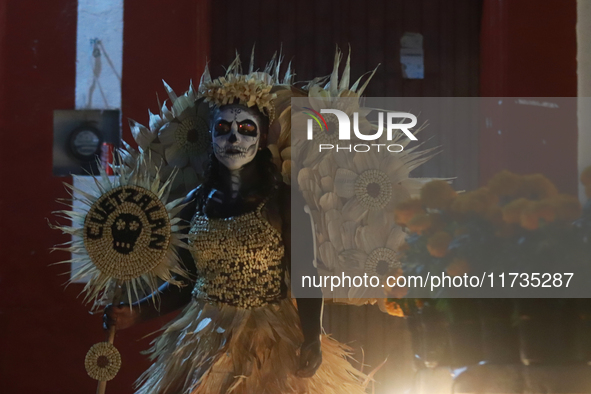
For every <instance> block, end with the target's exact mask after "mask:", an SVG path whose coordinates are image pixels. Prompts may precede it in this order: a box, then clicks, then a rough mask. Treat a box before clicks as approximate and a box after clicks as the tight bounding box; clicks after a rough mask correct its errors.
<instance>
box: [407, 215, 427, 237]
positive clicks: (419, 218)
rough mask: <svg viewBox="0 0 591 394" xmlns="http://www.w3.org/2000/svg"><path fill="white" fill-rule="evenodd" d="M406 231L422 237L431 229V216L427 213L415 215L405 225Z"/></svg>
mask: <svg viewBox="0 0 591 394" xmlns="http://www.w3.org/2000/svg"><path fill="white" fill-rule="evenodd" d="M407 226H408V229H409V230H410V231H412V232H413V233H417V234H419V235H422V234H423V233H424V232H425V231H426V230H429V229H430V228H431V216H430V215H429V214H428V213H420V214H418V215H415V216H414V217H413V218H412V219H411V220H410V221H409V222H408V224H407Z"/></svg>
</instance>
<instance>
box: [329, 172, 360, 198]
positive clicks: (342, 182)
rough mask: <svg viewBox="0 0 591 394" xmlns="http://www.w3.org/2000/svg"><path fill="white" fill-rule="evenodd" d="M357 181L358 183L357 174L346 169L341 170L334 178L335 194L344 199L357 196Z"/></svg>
mask: <svg viewBox="0 0 591 394" xmlns="http://www.w3.org/2000/svg"><path fill="white" fill-rule="evenodd" d="M355 181H357V174H356V173H354V172H353V171H350V170H347V169H345V168H339V169H338V170H337V173H336V175H335V178H334V190H335V193H336V194H337V195H338V196H339V197H343V198H351V197H353V196H355Z"/></svg>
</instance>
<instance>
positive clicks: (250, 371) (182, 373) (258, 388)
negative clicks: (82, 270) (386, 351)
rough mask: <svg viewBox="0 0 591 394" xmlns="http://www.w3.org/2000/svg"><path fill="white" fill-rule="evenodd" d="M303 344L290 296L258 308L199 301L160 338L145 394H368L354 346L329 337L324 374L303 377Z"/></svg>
mask: <svg viewBox="0 0 591 394" xmlns="http://www.w3.org/2000/svg"><path fill="white" fill-rule="evenodd" d="M302 342H303V335H302V332H301V328H300V320H299V316H298V312H297V309H296V307H295V306H294V304H293V303H292V302H291V300H289V299H284V300H281V301H280V302H279V303H278V304H269V305H266V306H262V307H258V308H253V309H243V308H238V307H233V306H230V305H224V304H212V303H210V302H207V301H203V300H195V299H194V300H193V301H192V302H191V304H189V305H188V306H187V307H186V308H185V310H184V311H183V312H182V313H181V314H180V315H179V317H178V318H177V319H176V320H175V321H173V322H171V323H170V324H169V325H168V326H166V327H165V328H164V332H163V334H162V335H161V336H160V337H158V338H157V339H156V340H155V341H154V346H153V347H152V349H151V350H150V353H151V358H152V360H154V364H153V365H152V366H151V367H150V368H149V369H148V370H147V371H146V372H145V373H144V374H143V375H142V377H140V379H139V381H138V385H139V386H140V387H139V389H138V391H137V394H224V393H233V394H283V393H288V394H295V393H298V394H299V393H302V394H304V393H305V394H316V393H318V394H320V393H322V394H333V393H334V394H337V393H338V394H343V393H347V394H348V393H354V394H361V393H365V389H364V383H365V375H364V374H363V373H361V372H360V371H358V370H357V369H355V368H354V367H353V366H352V365H351V364H350V363H349V362H348V360H347V358H348V354H349V349H348V348H346V347H345V346H343V345H341V344H340V343H339V342H337V341H335V340H334V339H332V338H330V337H328V336H323V337H322V365H321V366H320V368H319V369H318V371H317V372H316V374H315V375H314V376H313V377H311V378H300V377H297V376H296V375H295V372H296V370H297V369H298V363H299V354H298V353H299V348H300V346H301V344H302Z"/></svg>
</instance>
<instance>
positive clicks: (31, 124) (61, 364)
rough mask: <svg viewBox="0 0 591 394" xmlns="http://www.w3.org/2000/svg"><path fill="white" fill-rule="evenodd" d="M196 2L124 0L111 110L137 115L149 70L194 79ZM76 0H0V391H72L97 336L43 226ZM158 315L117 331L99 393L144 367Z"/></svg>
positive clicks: (94, 321) (179, 80)
mask: <svg viewBox="0 0 591 394" xmlns="http://www.w3.org/2000/svg"><path fill="white" fill-rule="evenodd" d="M207 4H208V3H207V2H206V1H201V0H199V1H191V0H183V1H176V2H174V3H173V4H168V3H167V4H166V5H165V4H164V2H162V1H157V0H142V1H140V0H126V1H125V10H124V19H125V21H124V22H125V28H124V31H125V35H124V51H123V53H124V59H123V91H122V101H123V116H124V121H123V124H124V127H123V129H124V135H125V137H126V139H127V140H129V139H130V133H129V128H128V126H127V121H126V117H128V116H130V117H133V118H135V119H136V120H137V121H140V122H142V123H144V124H147V120H148V114H147V108H148V107H149V108H151V109H152V110H153V111H156V110H157V104H156V95H155V92H156V91H158V93H159V94H160V97H161V98H163V97H164V95H165V94H164V90H163V89H162V84H161V79H162V78H164V79H166V80H167V81H168V82H169V83H170V84H171V86H173V87H174V88H175V89H176V90H178V91H183V90H185V89H186V88H187V86H188V83H189V80H190V79H191V78H193V79H194V80H195V79H197V80H198V78H199V76H200V75H201V70H202V68H203V64H204V63H205V57H206V56H207V54H208V50H209V45H208V43H209V36H208V34H209V33H208V29H207V24H206V23H205V24H204V22H207V21H208V20H209V17H208V14H207V12H208V7H207ZM76 19H77V1H75V0H53V1H51V2H39V1H33V0H19V1H14V0H13V1H9V0H0V111H1V112H0V133H1V137H2V143H1V144H0V174H1V176H0V180H1V183H0V185H1V186H0V187H1V192H0V223H1V225H0V259H1V260H0V393H43V394H52V393H56V394H57V393H59V394H68V393H72V394H80V393H91V392H94V390H95V387H96V382H94V381H93V380H91V379H90V378H89V377H88V376H87V375H86V372H85V370H84V356H85V354H86V351H87V350H88V349H89V348H90V346H91V345H93V344H94V343H96V342H99V341H102V340H104V334H103V332H102V329H101V324H102V322H101V320H102V316H91V315H89V313H88V308H87V307H85V306H83V305H82V303H81V300H80V299H77V298H76V297H77V295H78V294H79V293H80V291H81V289H82V286H81V285H71V286H70V287H69V288H67V289H66V288H64V286H63V283H64V282H65V281H66V279H67V277H66V276H58V275H59V274H61V273H63V272H65V271H66V270H67V267H66V266H50V264H51V263H54V262H56V261H60V260H64V259H66V258H68V255H67V254H65V253H63V252H55V253H52V254H50V253H49V249H50V248H51V247H52V246H53V245H55V244H57V243H60V242H65V241H67V239H68V238H67V237H65V236H62V235H60V234H59V233H58V232H57V231H52V230H50V229H49V228H48V226H47V222H46V218H51V217H52V216H51V212H52V211H55V210H58V209H61V207H60V205H59V204H57V203H56V202H55V200H56V198H58V197H67V194H66V192H65V190H64V187H63V185H62V182H63V181H70V179H68V178H56V177H54V176H53V175H52V167H51V166H52V143H53V141H52V138H53V134H52V119H53V110H54V109H73V108H74V104H75V100H74V90H75V72H76V70H75V67H76ZM165 320H166V318H164V319H161V321H156V322H152V323H150V324H146V325H144V326H139V327H136V328H132V329H129V330H128V331H123V332H121V333H119V334H118V335H117V338H116V342H115V344H116V345H117V347H118V348H119V349H120V351H121V354H122V358H123V367H122V370H121V372H120V373H119V375H118V376H117V377H116V378H115V379H114V380H113V381H112V382H110V383H109V384H108V386H107V390H108V391H107V392H108V393H112V394H117V393H121V394H122V393H132V392H133V390H132V384H133V381H134V380H135V379H136V378H137V377H138V376H139V374H140V373H141V372H142V371H143V370H145V369H146V368H147V366H148V362H147V360H146V358H145V356H141V355H140V354H139V352H140V351H141V350H144V349H146V348H147V347H148V346H149V341H150V339H143V340H140V338H142V337H144V336H145V335H147V334H148V333H151V332H153V331H155V330H156V329H157V328H159V327H160V326H161V325H162V324H163V322H164V321H165Z"/></svg>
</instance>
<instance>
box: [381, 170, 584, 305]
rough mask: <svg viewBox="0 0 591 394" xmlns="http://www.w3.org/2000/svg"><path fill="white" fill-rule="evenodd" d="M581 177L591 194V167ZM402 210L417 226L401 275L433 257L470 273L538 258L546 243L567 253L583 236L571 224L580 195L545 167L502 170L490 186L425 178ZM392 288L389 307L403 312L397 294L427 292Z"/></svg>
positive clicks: (439, 266) (399, 218)
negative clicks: (565, 190) (460, 187)
mask: <svg viewBox="0 0 591 394" xmlns="http://www.w3.org/2000/svg"><path fill="white" fill-rule="evenodd" d="M581 182H582V183H583V184H584V185H585V188H586V191H587V193H588V194H589V193H590V192H591V167H589V168H587V169H586V170H585V171H583V173H582V174H581ZM588 205H589V206H591V204H588ZM394 213H395V217H396V223H398V224H399V225H401V226H403V227H404V228H406V231H407V232H408V233H409V236H408V237H407V239H406V242H405V243H404V244H403V246H402V247H401V248H400V250H399V251H400V252H401V261H402V264H403V269H404V271H403V269H402V268H401V269H399V270H398V271H397V272H395V273H394V276H396V277H398V276H401V275H405V274H406V275H425V273H426V272H430V268H429V267H425V265H428V264H432V269H433V270H434V271H433V272H438V270H444V271H445V272H446V273H447V274H448V275H450V276H463V275H464V274H466V273H468V272H471V271H479V270H482V271H486V269H488V270H490V267H496V266H499V265H501V266H502V265H503V264H504V262H505V261H507V262H510V261H513V259H517V260H519V261H522V262H527V263H529V262H531V263H532V264H533V263H534V262H536V261H539V260H540V258H542V259H543V255H537V254H536V253H539V252H535V251H539V250H544V248H548V247H555V248H558V249H555V250H554V253H555V254H556V253H557V254H558V255H560V254H561V253H570V252H569V251H575V252H576V250H577V248H578V247H579V246H577V245H578V244H576V242H577V241H576V240H575V241H573V242H570V241H569V239H575V238H576V237H577V236H576V235H574V234H575V233H574V232H572V233H571V231H572V230H573V228H574V227H573V226H572V223H573V222H574V221H575V220H577V219H578V218H580V217H581V213H582V208H581V204H580V203H579V200H578V199H577V198H576V197H574V196H569V195H566V194H559V192H558V190H557V188H556V186H554V184H553V183H552V182H551V181H550V180H549V179H548V178H546V177H545V176H544V175H542V174H532V175H518V174H514V173H512V172H509V171H501V172H500V173H498V174H496V175H495V176H494V177H493V178H492V179H491V180H490V182H489V183H488V184H487V185H486V186H484V187H481V188H479V189H476V190H474V191H469V192H466V193H456V191H455V190H453V188H452V187H451V185H450V184H449V183H448V182H445V181H440V180H437V181H432V182H429V183H427V184H426V185H424V186H423V188H422V189H421V193H420V199H410V200H407V201H404V202H402V203H401V204H399V205H398V206H397V207H396V208H395V210H394ZM550 240H552V242H549V241H550ZM524 242H525V243H526V244H527V246H526V247H522V246H521V245H522V244H523V243H524ZM548 245H557V246H548ZM540 253H543V252H540ZM575 254H576V253H575ZM508 264H510V263H508ZM483 267H486V269H484V268H483ZM385 292H386V296H387V297H389V301H391V302H390V303H388V304H387V305H386V306H385V309H386V310H387V312H388V313H390V314H393V315H396V316H399V315H400V302H394V301H396V300H397V299H398V300H399V299H401V298H403V297H408V296H411V297H412V296H415V297H416V296H419V297H422V295H421V294H422V293H420V291H419V290H417V289H410V288H398V287H393V288H388V287H386V288H385ZM402 309H404V308H402Z"/></svg>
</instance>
